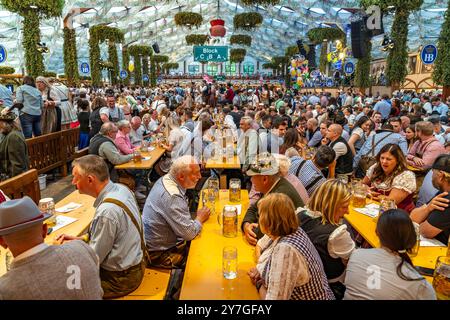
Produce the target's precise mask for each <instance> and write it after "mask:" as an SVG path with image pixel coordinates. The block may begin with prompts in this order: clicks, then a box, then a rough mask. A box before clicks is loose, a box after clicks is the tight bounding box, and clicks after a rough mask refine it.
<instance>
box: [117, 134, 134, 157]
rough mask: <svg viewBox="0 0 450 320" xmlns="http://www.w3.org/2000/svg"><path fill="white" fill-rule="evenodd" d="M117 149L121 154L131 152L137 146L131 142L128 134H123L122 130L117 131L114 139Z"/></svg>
mask: <svg viewBox="0 0 450 320" xmlns="http://www.w3.org/2000/svg"><path fill="white" fill-rule="evenodd" d="M114 143H115V144H116V147H117V149H119V151H120V153H121V154H125V155H127V154H132V153H133V151H134V150H135V149H136V148H137V147H134V146H133V145H132V144H131V141H130V136H129V135H128V134H126V135H125V134H123V133H122V131H120V130H119V131H118V132H117V135H116V140H115V141H114Z"/></svg>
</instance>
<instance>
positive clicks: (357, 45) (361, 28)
mask: <svg viewBox="0 0 450 320" xmlns="http://www.w3.org/2000/svg"><path fill="white" fill-rule="evenodd" d="M350 28H351V34H352V52H353V57H355V58H357V59H362V58H364V57H365V56H367V45H366V44H367V41H369V40H370V36H369V33H368V30H367V26H366V23H365V21H364V19H363V20H358V21H355V22H352V23H351V25H350Z"/></svg>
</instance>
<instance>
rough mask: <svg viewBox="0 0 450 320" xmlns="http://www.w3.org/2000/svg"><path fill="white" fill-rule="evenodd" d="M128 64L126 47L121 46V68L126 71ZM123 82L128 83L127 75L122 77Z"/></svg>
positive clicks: (128, 57) (128, 56) (128, 77)
mask: <svg viewBox="0 0 450 320" xmlns="http://www.w3.org/2000/svg"><path fill="white" fill-rule="evenodd" d="M129 64H130V55H129V54H128V48H127V47H126V46H123V47H122V70H125V71H127V73H128V65H129ZM122 82H123V84H125V85H129V84H130V76H129V75H128V76H127V77H126V78H125V79H122Z"/></svg>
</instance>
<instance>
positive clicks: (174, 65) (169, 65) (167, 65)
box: [163, 62, 179, 73]
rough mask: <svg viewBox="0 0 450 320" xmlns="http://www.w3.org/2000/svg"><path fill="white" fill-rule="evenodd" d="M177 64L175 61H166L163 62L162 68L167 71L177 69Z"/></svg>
mask: <svg viewBox="0 0 450 320" xmlns="http://www.w3.org/2000/svg"><path fill="white" fill-rule="evenodd" d="M178 67H179V64H178V63H177V62H167V63H164V64H163V70H164V71H165V72H166V73H168V72H169V70H173V69H178Z"/></svg>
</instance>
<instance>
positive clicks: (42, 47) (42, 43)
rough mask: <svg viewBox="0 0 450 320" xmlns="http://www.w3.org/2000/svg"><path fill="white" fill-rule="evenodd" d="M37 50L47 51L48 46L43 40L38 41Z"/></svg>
mask: <svg viewBox="0 0 450 320" xmlns="http://www.w3.org/2000/svg"><path fill="white" fill-rule="evenodd" d="M36 47H37V51H39V52H40V53H49V52H50V50H49V49H48V47H47V46H46V45H45V42H39V43H38V44H37V45H36Z"/></svg>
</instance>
